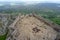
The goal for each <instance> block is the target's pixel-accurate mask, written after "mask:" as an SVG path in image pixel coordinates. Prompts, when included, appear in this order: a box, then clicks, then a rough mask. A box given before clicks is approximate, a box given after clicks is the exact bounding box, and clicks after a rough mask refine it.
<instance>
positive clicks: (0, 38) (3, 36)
mask: <svg viewBox="0 0 60 40" xmlns="http://www.w3.org/2000/svg"><path fill="white" fill-rule="evenodd" d="M7 34H8V30H7V32H6V34H4V35H0V40H6V37H7Z"/></svg>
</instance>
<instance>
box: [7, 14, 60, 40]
mask: <svg viewBox="0 0 60 40" xmlns="http://www.w3.org/2000/svg"><path fill="white" fill-rule="evenodd" d="M59 29H60V27H56V25H55V24H54V23H52V22H50V23H49V22H48V21H47V20H44V18H42V17H39V16H37V15H34V14H27V15H19V16H18V17H17V18H16V20H15V21H14V22H13V23H12V24H11V25H10V26H9V33H8V37H7V39H6V40H56V37H57V35H58V32H57V30H59Z"/></svg>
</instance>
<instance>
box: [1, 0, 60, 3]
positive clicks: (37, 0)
mask: <svg viewBox="0 0 60 40" xmlns="http://www.w3.org/2000/svg"><path fill="white" fill-rule="evenodd" d="M0 1H10V2H11V1H20V2H21V1H22V2H30V3H31V2H53V3H60V0H0Z"/></svg>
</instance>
